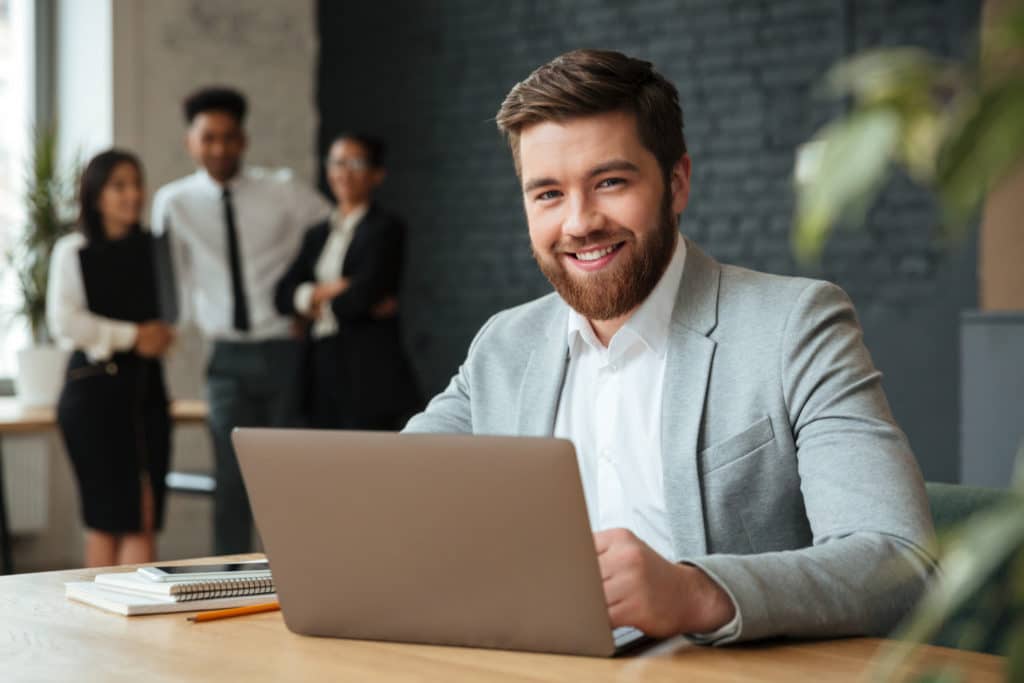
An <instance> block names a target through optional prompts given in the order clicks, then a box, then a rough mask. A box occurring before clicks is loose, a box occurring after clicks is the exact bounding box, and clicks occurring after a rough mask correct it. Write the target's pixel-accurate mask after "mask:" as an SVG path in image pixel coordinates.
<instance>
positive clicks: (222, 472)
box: [206, 339, 300, 555]
mask: <svg viewBox="0 0 1024 683" xmlns="http://www.w3.org/2000/svg"><path fill="white" fill-rule="evenodd" d="M299 353H300V347H299V344H298V342H295V341H292V340H290V339H274V340H270V341H262V342H229V341H218V342H215V343H214V346H213V354H212V356H211V357H210V364H209V367H208V368H207V371H206V397H207V401H208V402H209V405H210V417H209V423H210V432H211V434H212V435H213V446H214V456H215V461H216V475H217V490H216V493H215V494H214V525H213V528H214V534H213V537H214V543H213V545H214V552H215V553H216V554H217V555H228V554H233V553H245V552H250V551H251V550H252V510H251V509H250V507H249V496H248V494H247V493H246V491H245V484H244V483H243V482H242V474H241V471H240V470H239V468H238V459H237V457H236V456H235V451H234V448H233V447H232V445H231V430H232V429H234V428H235V427H295V426H298V424H299V418H298V414H299V410H298V407H299V402H298V391H299V382H298V377H299V375H298V363H299Z"/></svg>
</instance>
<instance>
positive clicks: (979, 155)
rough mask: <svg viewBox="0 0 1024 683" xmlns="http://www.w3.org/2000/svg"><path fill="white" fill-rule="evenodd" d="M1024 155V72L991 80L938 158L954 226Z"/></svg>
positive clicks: (961, 222)
mask: <svg viewBox="0 0 1024 683" xmlns="http://www.w3.org/2000/svg"><path fill="white" fill-rule="evenodd" d="M1022 158H1024V78H1013V79H1008V80H1005V81H1002V82H1000V83H997V84H994V85H992V86H991V87H990V88H989V89H988V90H987V91H986V92H984V93H983V94H982V95H981V97H980V98H979V99H978V100H977V102H976V103H975V105H974V106H973V107H971V108H970V109H969V110H967V111H965V112H964V114H963V115H962V116H961V117H960V119H959V120H958V121H957V122H956V124H955V125H954V128H953V129H952V131H951V132H950V134H949V138H948V141H947V144H946V145H945V146H944V147H943V149H942V151H941V153H940V155H939V160H938V169H937V183H938V189H939V193H940V198H941V201H942V205H943V209H944V211H945V213H946V216H947V218H948V220H949V222H950V225H951V227H952V228H954V229H960V230H962V229H963V226H964V225H965V224H966V223H967V221H968V220H969V219H970V218H971V216H972V215H973V214H974V213H975V212H976V211H977V209H978V206H979V205H980V204H981V202H982V200H983V199H984V197H985V195H986V194H987V192H988V191H989V190H990V189H991V188H992V186H993V185H994V184H995V183H998V182H999V181H1000V180H1002V179H1003V178H1004V177H1006V175H1007V174H1008V173H1009V172H1010V171H1012V170H1013V169H1014V168H1015V167H1016V165H1017V164H1018V163H1020V160H1021V159H1022Z"/></svg>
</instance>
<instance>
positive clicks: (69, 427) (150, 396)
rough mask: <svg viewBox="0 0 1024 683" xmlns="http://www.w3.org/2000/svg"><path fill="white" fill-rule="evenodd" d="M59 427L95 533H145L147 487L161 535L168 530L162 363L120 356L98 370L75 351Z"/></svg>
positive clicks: (166, 427) (167, 450) (167, 429)
mask: <svg viewBox="0 0 1024 683" xmlns="http://www.w3.org/2000/svg"><path fill="white" fill-rule="evenodd" d="M57 423H58V425H59V427H60V431H61V434H62V435H63V437H64V443H65V446H66V447H67V453H68V456H69V457H70V459H71V464H72V466H73V468H74V472H75V477H76V479H77V480H78V485H79V493H80V497H81V503H82V517H83V519H84V520H85V525H86V526H87V527H89V528H90V529H96V530H98V531H106V532H111V533H130V532H138V531H141V530H142V486H143V485H144V484H145V485H149V486H151V487H152V490H153V499H154V504H155V510H154V513H155V514H154V530H158V529H160V528H162V526H163V518H164V493H165V490H166V485H165V483H164V478H165V476H166V474H167V466H168V461H169V459H170V449H171V420H170V413H169V408H168V400H167V391H166V388H165V385H164V377H163V367H162V365H161V363H160V361H157V360H151V359H146V358H142V357H140V356H138V355H136V354H134V353H118V354H115V355H114V356H113V358H111V359H110V360H109V361H103V362H99V363H91V362H89V360H88V359H87V358H86V356H85V354H84V353H82V352H81V351H76V352H75V353H74V354H73V355H72V356H71V360H70V361H69V363H68V369H67V375H66V380H65V383H64V389H63V391H62V392H61V395H60V400H59V402H58V404H57Z"/></svg>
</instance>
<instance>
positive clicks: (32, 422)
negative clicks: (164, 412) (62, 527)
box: [0, 397, 207, 574]
mask: <svg viewBox="0 0 1024 683" xmlns="http://www.w3.org/2000/svg"><path fill="white" fill-rule="evenodd" d="M206 415H207V408H206V402H205V401H197V400H184V401H171V419H172V420H173V422H174V424H176V425H183V424H197V423H204V422H206ZM56 425H57V418H56V415H55V414H54V409H53V408H52V407H47V408H25V407H22V405H21V404H20V403H18V399H16V398H11V397H2V398H0V562H2V565H3V566H2V567H0V573H3V574H10V573H12V572H13V571H14V562H13V559H12V558H11V533H10V529H9V527H8V525H7V504H6V502H5V500H4V460H3V436H4V435H5V434H30V433H35V432H44V431H47V430H49V429H53V428H54V427H55V426H56Z"/></svg>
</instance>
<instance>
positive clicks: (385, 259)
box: [331, 216, 405, 322]
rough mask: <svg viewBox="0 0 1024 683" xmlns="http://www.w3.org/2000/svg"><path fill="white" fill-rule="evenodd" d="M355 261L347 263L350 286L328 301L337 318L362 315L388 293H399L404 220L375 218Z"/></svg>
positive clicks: (355, 317) (365, 314)
mask: <svg viewBox="0 0 1024 683" xmlns="http://www.w3.org/2000/svg"><path fill="white" fill-rule="evenodd" d="M375 223H376V224H374V225H369V226H366V227H369V228H370V232H369V234H368V235H367V240H368V241H367V243H366V245H365V247H364V249H363V252H364V253H363V254H361V258H360V260H359V262H358V263H356V264H354V265H352V266H350V270H349V273H348V274H347V277H348V278H349V286H348V289H346V290H345V291H344V292H342V293H341V294H340V295H338V296H336V297H335V298H334V299H333V300H332V301H331V310H332V311H333V312H334V317H335V318H336V319H337V320H338V321H339V322H341V321H344V320H353V319H359V318H365V317H366V316H367V315H369V313H370V309H371V308H372V307H373V306H374V305H375V304H377V303H379V302H380V301H381V299H384V298H385V297H387V296H390V295H396V294H397V293H398V288H399V284H400V282H401V279H402V264H403V261H404V258H405V224H404V223H403V222H402V221H401V220H399V219H398V218H394V217H391V216H387V217H386V218H385V219H384V220H380V221H375Z"/></svg>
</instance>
